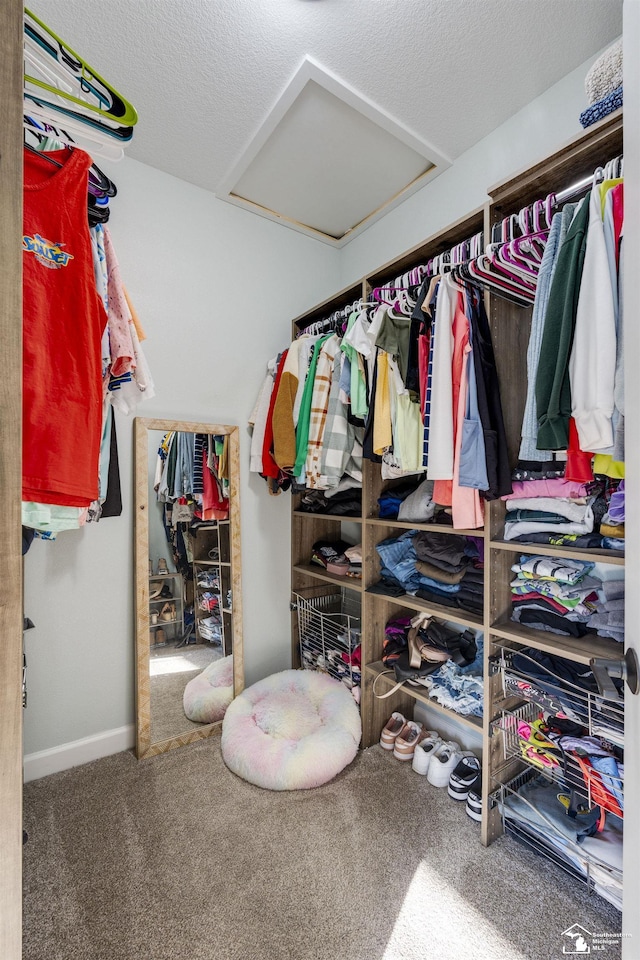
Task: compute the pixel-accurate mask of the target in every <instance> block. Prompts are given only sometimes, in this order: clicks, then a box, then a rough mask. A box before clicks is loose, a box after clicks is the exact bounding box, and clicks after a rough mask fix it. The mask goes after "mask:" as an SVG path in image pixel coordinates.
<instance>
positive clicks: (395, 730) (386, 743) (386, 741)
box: [380, 710, 407, 750]
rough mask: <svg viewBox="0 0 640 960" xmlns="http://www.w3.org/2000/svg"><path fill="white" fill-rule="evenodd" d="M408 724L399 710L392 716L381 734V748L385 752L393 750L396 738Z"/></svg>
mask: <svg viewBox="0 0 640 960" xmlns="http://www.w3.org/2000/svg"><path fill="white" fill-rule="evenodd" d="M406 722H407V720H406V717H403V716H402V714H401V713H398V711H397V710H396V711H395V712H394V713H392V714H391V716H390V717H389V719H388V720H387V722H386V723H385V725H384V727H383V728H382V733H381V734H380V746H381V747H382V749H383V750H393V745H394V743H395V742H396V737H397V736H398V734H399V733H400V731H401V730H402V728H403V727H404V725H405V723H406Z"/></svg>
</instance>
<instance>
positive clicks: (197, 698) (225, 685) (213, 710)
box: [182, 656, 233, 723]
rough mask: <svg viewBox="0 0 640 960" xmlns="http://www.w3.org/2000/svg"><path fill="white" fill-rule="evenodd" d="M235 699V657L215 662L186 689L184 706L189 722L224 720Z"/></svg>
mask: <svg viewBox="0 0 640 960" xmlns="http://www.w3.org/2000/svg"><path fill="white" fill-rule="evenodd" d="M232 699H233V656H229V657H223V658H222V659H221V660H214V661H213V663H210V664H209V666H208V667H206V669H205V670H203V671H202V673H199V674H198V676H197V677H194V678H193V680H189V683H188V684H187V685H186V687H185V688H184V695H183V697H182V706H183V708H184V712H185V714H186V715H187V717H188V718H189V720H194V721H195V722H196V723H215V722H216V721H217V720H222V718H223V717H224V715H225V713H226V711H227V707H228V706H229V704H230V703H231V701H232Z"/></svg>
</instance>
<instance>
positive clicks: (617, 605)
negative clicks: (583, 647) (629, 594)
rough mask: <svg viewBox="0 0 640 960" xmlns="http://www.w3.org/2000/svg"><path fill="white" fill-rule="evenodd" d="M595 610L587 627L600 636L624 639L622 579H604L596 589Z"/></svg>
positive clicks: (621, 640)
mask: <svg viewBox="0 0 640 960" xmlns="http://www.w3.org/2000/svg"><path fill="white" fill-rule="evenodd" d="M598 597H599V600H598V603H597V605H596V612H595V613H594V614H592V616H591V617H590V618H589V627H590V628H591V629H592V630H596V631H597V633H598V635H599V636H601V637H612V638H613V639H614V640H618V641H620V643H622V642H623V641H624V580H623V579H620V580H604V581H603V582H602V585H601V587H600V590H599V591H598Z"/></svg>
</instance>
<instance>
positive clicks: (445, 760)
mask: <svg viewBox="0 0 640 960" xmlns="http://www.w3.org/2000/svg"><path fill="white" fill-rule="evenodd" d="M461 753H462V750H461V748H460V744H459V743H456V742H455V740H443V742H442V743H441V744H440V746H439V747H436V750H435V753H434V754H433V756H432V757H431V760H430V762H429V769H428V770H427V780H428V781H429V783H430V784H431V785H432V786H434V787H446V786H448V785H449V777H450V776H451V774H452V773H453V771H454V770H455V768H456V766H457V765H458V762H459V760H460V756H461Z"/></svg>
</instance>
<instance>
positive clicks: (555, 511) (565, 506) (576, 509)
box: [507, 497, 593, 523]
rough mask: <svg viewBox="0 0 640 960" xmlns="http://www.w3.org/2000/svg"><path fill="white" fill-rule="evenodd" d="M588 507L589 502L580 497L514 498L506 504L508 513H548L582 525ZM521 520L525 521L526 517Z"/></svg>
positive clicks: (586, 516)
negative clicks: (522, 511) (527, 511)
mask: <svg viewBox="0 0 640 960" xmlns="http://www.w3.org/2000/svg"><path fill="white" fill-rule="evenodd" d="M591 499H593V498H591ZM589 506H590V503H589V501H588V500H585V499H584V498H582V497H581V498H579V499H573V500H569V499H567V500H565V499H562V498H561V497H514V498H513V499H512V500H509V502H508V503H507V510H508V511H509V512H512V511H515V510H532V511H535V512H542V513H549V514H551V515H553V516H557V517H564V519H565V520H571V521H574V522H577V523H583V522H584V521H585V520H586V519H588V516H589V512H588V508H589ZM522 519H526V517H523V518H522Z"/></svg>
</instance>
